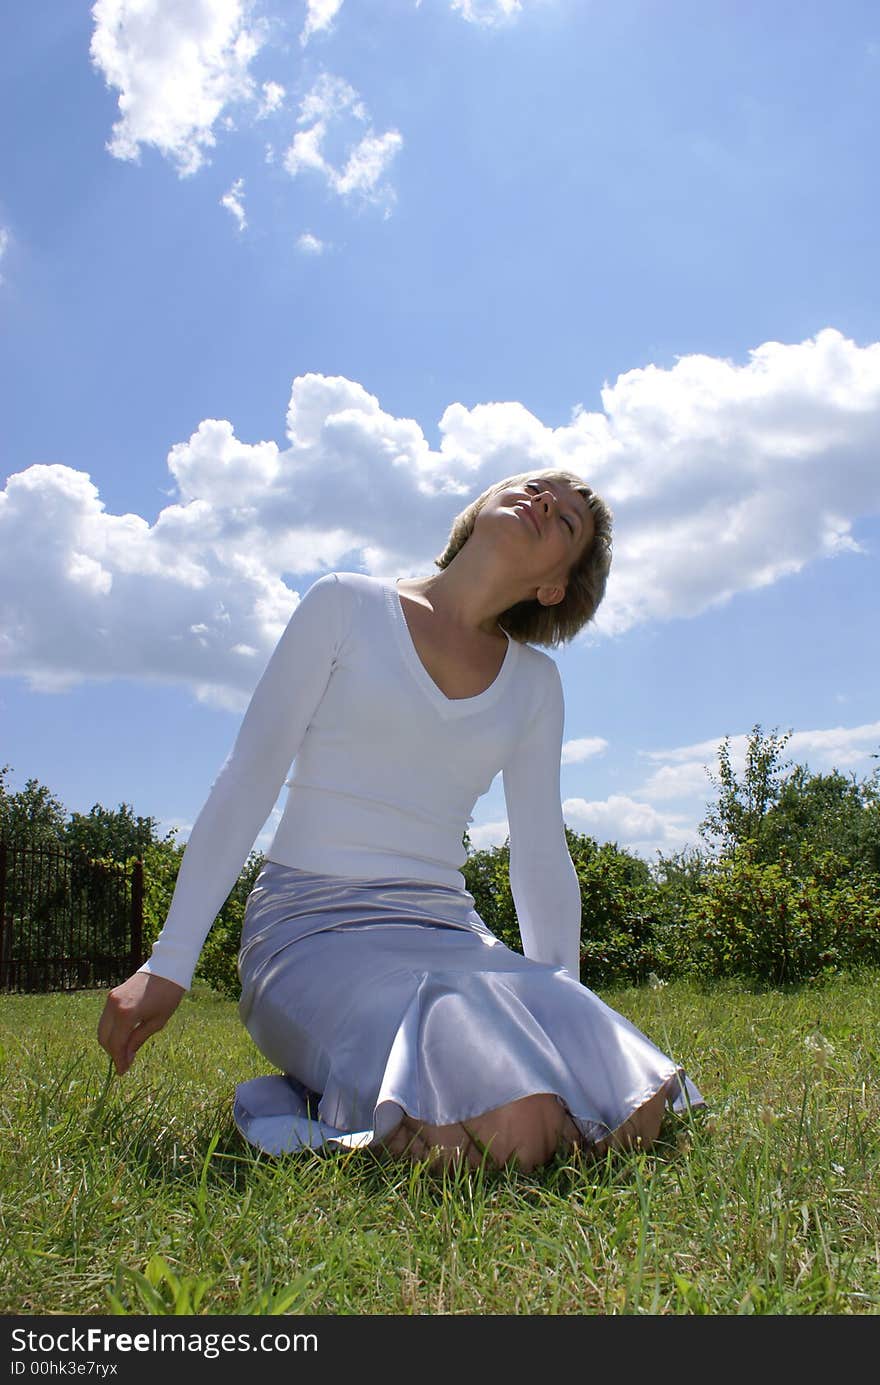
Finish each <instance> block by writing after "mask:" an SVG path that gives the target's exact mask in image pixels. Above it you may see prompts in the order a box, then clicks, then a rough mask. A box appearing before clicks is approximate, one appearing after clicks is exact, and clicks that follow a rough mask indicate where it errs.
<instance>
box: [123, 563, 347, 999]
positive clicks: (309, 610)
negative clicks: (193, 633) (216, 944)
mask: <svg viewBox="0 0 880 1385" xmlns="http://www.w3.org/2000/svg"><path fill="white" fill-rule="evenodd" d="M342 598H343V591H342V587H341V585H340V583H339V581H338V579H337V577H336V574H335V573H332V572H331V573H327V574H325V576H323V577H320V578H319V579H318V580H317V581H316V582H314V583H313V584H312V586H311V587H310V588H309V589H308V591H307V592H306V593H305V595H304V596H303V597H302V599H301V600H300V603H299V605H298V606H297V608H296V610H295V611H294V613H293V615H292V616H291V618H290V621H289V622H288V625H287V628H286V629H285V631H284V633H283V635H282V636H281V639H280V640H279V642H278V644H277V645H276V647H275V650H274V652H273V654H272V657H271V658H270V660H269V662H268V664H267V665H266V669H265V672H264V673H263V676H262V677H261V679H260V681H259V683H258V684H257V686H256V688H255V690H254V693H253V696H252V697H251V701H250V704H249V706H248V709H247V711H246V712H245V715H244V718H243V720H242V723H241V727H240V729H239V732H238V736H237V738H236V741H235V744H234V746H233V748H232V750H231V751H230V753H229V755H228V756H227V758H226V760H225V762H224V764H223V766H222V767H221V769H220V771H219V773H218V775H217V778H216V779H215V780H214V783H213V784H212V785H211V789H210V792H209V794H208V797H207V800H206V802H205V804H204V807H203V808H202V810H201V812H200V813H199V815H198V817H197V818H196V821H195V823H194V825H193V829H192V832H191V833H190V836H189V840H188V842H187V845H186V850H185V851H184V853H183V859H182V861H181V863H180V869H179V871H178V875H177V883H176V885H175V889H174V895H173V897H172V900H171V907H170V909H169V911H168V916H167V918H166V921H165V926H164V927H163V929H162V932H161V933H160V934H159V937H158V938H157V939H156V942H155V944H154V946H153V951H152V954H151V956H150V958H149V960H148V961H146V962H145V963H144V964H143V966H142V967H140V968H139V971H141V972H148V973H149V974H150V975H154V976H162V977H165V978H166V979H167V980H169V981H174V982H176V983H177V984H178V985H179V986H182V987H184V988H185V989H189V987H190V985H191V983H192V976H193V972H194V971H195V968H196V963H197V962H198V959H199V954H200V953H201V950H202V947H203V946H204V942H205V939H206V937H207V936H208V933H209V931H210V929H211V926H212V924H213V922H214V920H215V918H216V917H217V914H218V913H219V912H220V909H221V908H222V906H223V904H224V902H225V900H226V899H227V897H228V895H229V893H230V891H231V890H232V887H233V885H234V884H235V882H236V880H237V879H238V876H239V874H240V872H241V869H242V867H243V865H244V863H245V861H246V859H247V856H248V853H249V852H250V850H251V848H252V847H253V844H254V841H255V839H256V837H257V834H258V833H259V831H260V829H261V828H262V827H263V826H264V824H265V822H266V819H267V818H268V816H269V814H270V812H271V811H272V808H273V806H274V804H275V802H276V800H277V798H278V794H279V793H280V791H281V786H282V784H283V783H284V780H285V778H286V777H287V774H288V771H289V769H290V765H291V762H292V760H293V759H294V758H295V756H296V754H297V751H298V750H299V747H300V745H301V743H302V739H303V737H304V735H305V733H306V730H307V728H308V725H309V722H310V721H311V719H312V717H313V715H314V712H315V709H316V707H317V706H318V703H319V702H320V701H321V698H322V697H323V695H324V691H325V689H326V687H327V683H328V682H329V680H330V675H331V673H332V671H333V667H334V662H335V659H336V657H337V655H338V652H339V647H340V644H341V642H342V639H343V634H344V628H343V627H344V625H345V621H344V618H343V617H344V603H343V599H342Z"/></svg>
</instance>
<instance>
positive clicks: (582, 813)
mask: <svg viewBox="0 0 880 1385" xmlns="http://www.w3.org/2000/svg"><path fill="white" fill-rule="evenodd" d="M562 811H563V816H564V818H565V821H566V823H567V825H568V826H569V827H570V828H571V830H572V831H573V832H579V833H581V834H582V835H583V836H586V837H594V838H595V840H596V841H597V842H599V843H600V845H601V843H603V842H616V843H617V845H618V846H619V847H621V848H622V849H623V850H626V851H631V852H632V853H633V854H634V855H636V856H641V857H642V858H643V859H644V860H648V861H653V860H655V859H656V855H657V852H658V851H662V852H663V854H664V855H672V853H673V852H675V851H680V850H683V849H684V848H686V847H688V846H692V845H694V844H695V843H696V841H697V840H698V834H697V829H696V823H695V821H694V820H693V819H692V817H691V816H687V815H684V814H677V813H661V812H658V811H657V809H655V808H652V807H651V805H650V804H648V803H639V802H637V801H636V800H635V799H632V798H627V797H626V796H625V795H624V794H612V795H611V796H610V797H609V798H606V799H603V800H598V801H595V800H594V801H590V800H588V799H584V798H565V799H563V803H562ZM509 833H510V828H509V825H508V822H507V819H506V818H503V817H501V818H495V819H493V820H492V821H491V822H481V823H478V824H474V825H473V826H471V825H469V826H468V836H469V837H470V840H471V846H472V847H473V849H474V850H475V851H489V850H491V848H492V847H496V846H503V845H504V842H505V840H506V839H507V837H508V836H509Z"/></svg>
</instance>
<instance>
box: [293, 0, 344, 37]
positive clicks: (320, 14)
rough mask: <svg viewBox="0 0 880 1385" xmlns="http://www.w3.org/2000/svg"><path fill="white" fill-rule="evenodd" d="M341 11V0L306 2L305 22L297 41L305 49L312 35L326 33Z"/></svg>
mask: <svg viewBox="0 0 880 1385" xmlns="http://www.w3.org/2000/svg"><path fill="white" fill-rule="evenodd" d="M341 9H342V0H306V10H307V12H306V22H305V24H304V25H303V28H302V33H301V34H300V36H299V41H300V43H301V44H302V46H303V48H305V46H306V44H307V43H308V41H309V39H310V38H311V37H312V35H313V34H320V33H326V32H327V30H328V29H329V28H330V27H331V25H332V23H333V20H334V19H335V18H336V16H337V14H338V13H339V11H340V10H341Z"/></svg>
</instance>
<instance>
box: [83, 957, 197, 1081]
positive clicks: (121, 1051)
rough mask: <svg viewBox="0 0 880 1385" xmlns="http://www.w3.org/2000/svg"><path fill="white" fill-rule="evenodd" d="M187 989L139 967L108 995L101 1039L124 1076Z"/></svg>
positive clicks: (102, 1044)
mask: <svg viewBox="0 0 880 1385" xmlns="http://www.w3.org/2000/svg"><path fill="white" fill-rule="evenodd" d="M185 995H186V989H185V987H183V986H178V984H177V982H176V981H169V980H168V979H167V977H164V976H152V975H150V973H149V972H145V971H136V972H135V973H134V975H133V976H130V977H129V978H128V980H127V981H123V982H122V985H121V986H115V987H114V988H113V990H112V991H111V992H110V994H109V995H108V997H107V1004H106V1005H105V1006H104V1013H103V1014H102V1015H101V1018H100V1020H99V1021H98V1043H99V1044H100V1045H101V1047H102V1048H104V1049H106V1050H107V1052H108V1053H109V1054H110V1057H111V1058H112V1059H113V1062H114V1064H115V1065H116V1072H117V1074H118V1075H119V1076H120V1077H121V1076H122V1075H123V1073H126V1072H128V1070H129V1068H130V1067H131V1065H132V1063H133V1062H134V1055H135V1054H136V1053H137V1051H138V1049H139V1048H140V1046H141V1044H142V1043H144V1041H145V1040H146V1039H149V1037H150V1035H151V1034H155V1033H156V1032H157V1030H159V1029H162V1028H163V1027H164V1026H165V1025H166V1024H167V1023H168V1021H169V1020H170V1018H171V1016H172V1015H173V1014H174V1011H175V1010H176V1009H177V1007H178V1005H179V1004H180V1002H181V1000H182V999H183V997H184V996H185Z"/></svg>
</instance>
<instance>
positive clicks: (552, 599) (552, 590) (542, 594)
mask: <svg viewBox="0 0 880 1385" xmlns="http://www.w3.org/2000/svg"><path fill="white" fill-rule="evenodd" d="M535 596H536V597H537V599H538V601H540V603H541V605H542V606H558V605H559V603H560V601H562V600H563V598H564V596H565V587H560V586H559V585H558V584H557V585H556V586H552V587H551V586H547V587H539V588H538V590H537V592H536V593H535Z"/></svg>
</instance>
